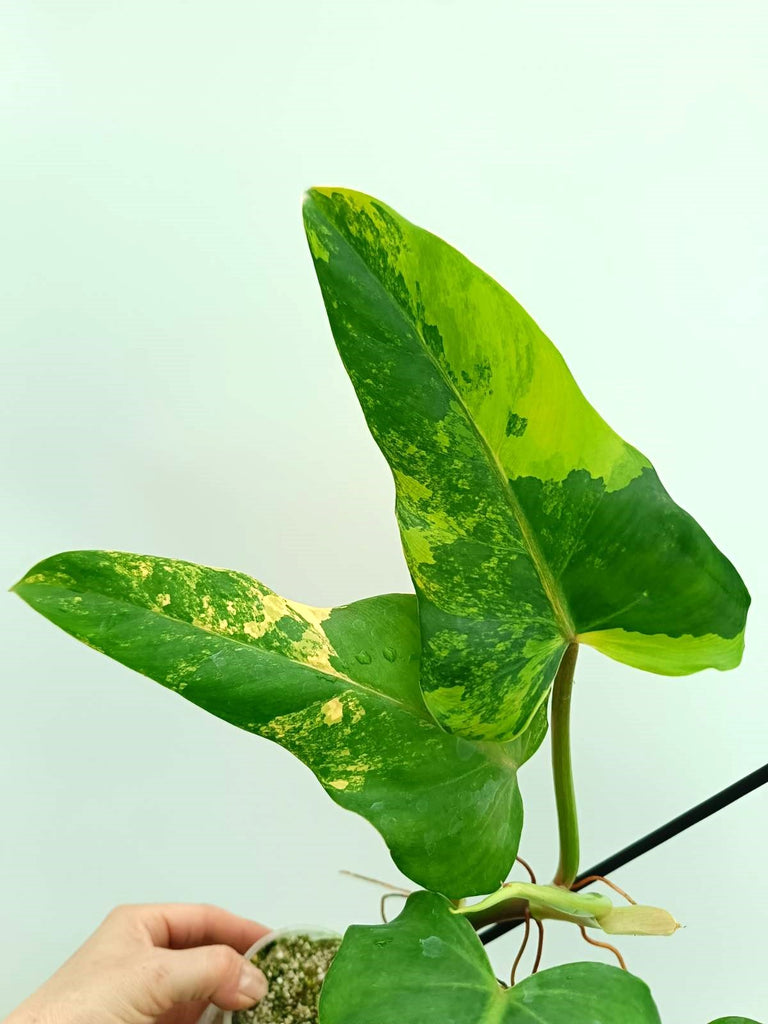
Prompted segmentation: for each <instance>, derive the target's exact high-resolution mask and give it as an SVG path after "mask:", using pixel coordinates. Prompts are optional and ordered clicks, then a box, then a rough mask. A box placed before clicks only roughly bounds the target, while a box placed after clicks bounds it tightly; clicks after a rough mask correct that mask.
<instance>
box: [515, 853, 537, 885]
mask: <svg viewBox="0 0 768 1024" xmlns="http://www.w3.org/2000/svg"><path fill="white" fill-rule="evenodd" d="M515 860H516V861H517V863H518V864H522V866H523V867H524V868H525V870H526V871H527V872H528V874H529V875H530V878H531V881H532V882H533V884H534V885H536V875H534V873H533V868H532V867H531V865H530V864H529V863H528V861H527V860H523V858H522V857H515Z"/></svg>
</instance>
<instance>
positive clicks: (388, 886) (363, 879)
mask: <svg viewBox="0 0 768 1024" xmlns="http://www.w3.org/2000/svg"><path fill="white" fill-rule="evenodd" d="M339 874H340V875H347V877H348V878H357V879H359V880H360V881H361V882H370V883H371V884H372V885H380V886H382V888H384V889H390V890H391V891H392V892H396V893H399V894H400V895H401V896H410V895H411V890H410V889H403V887H402V886H400V885H392V884H391V883H390V882H382V880H381V879H380V878H371V876H370V875H359V874H358V873H357V872H356V871H347V869H346V868H342V870H341V871H340V872H339Z"/></svg>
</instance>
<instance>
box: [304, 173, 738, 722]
mask: <svg viewBox="0 0 768 1024" xmlns="http://www.w3.org/2000/svg"><path fill="white" fill-rule="evenodd" d="M304 218H305V226H306V231H307V236H308V239H309V244H310V248H311V250H312V255H313V258H314V263H315V270H316V272H317V276H318V279H319V281H320V286H321V289H322V293H323V299H324V301H325V306H326V309H327V312H328V317H329V319H330V323H331V327H332V330H333V334H334V338H335V340H336V344H337V346H338V349H339V352H340V354H341V357H342V360H343V362H344V365H345V367H346V369H347V371H348V373H349V375H350V377H351V379H352V383H353V385H354V387H355V389H356V391H357V395H358V398H359V399H360V402H361V404H362V407H363V411H364V413H365V416H366V419H367V421H368V425H369V427H370V429H371V431H372V433H373V436H374V438H375V439H376V442H377V443H378V445H379V447H380V448H381V450H382V452H383V453H384V455H385V457H386V458H387V460H388V462H389V464H390V466H391V468H392V471H393V474H394V478H395V485H396V492H397V506H396V508H397V517H398V521H399V525H400V533H401V537H402V542H403V547H404V550H405V555H406V558H407V560H408V565H409V567H410V571H411V575H412V577H413V581H414V584H415V587H416V592H417V596H418V602H419V616H420V622H421V632H422V643H423V651H422V678H421V684H422V688H423V690H424V693H425V698H426V702H427V704H428V705H429V707H430V708H431V709H432V711H433V712H434V714H435V715H436V717H437V718H438V720H439V721H440V722H441V723H442V724H443V725H444V726H445V727H446V728H448V729H450V730H452V731H456V732H460V733H462V734H464V735H467V736H470V737H473V738H493V739H509V738H511V737H513V736H516V735H518V734H519V733H520V732H521V731H522V730H523V729H524V728H525V726H526V724H527V723H528V722H529V721H531V719H532V717H533V715H534V714H535V713H536V711H537V709H538V708H539V707H540V705H541V704H542V702H543V701H544V700H545V699H546V696H547V693H548V690H549V687H550V685H551V682H552V679H553V677H554V674H555V672H556V670H557V666H558V664H559V662H560V659H561V657H562V655H563V652H564V651H565V649H566V646H567V644H568V643H569V642H572V641H578V642H580V643H585V644H589V645H591V646H592V647H595V648H597V649H598V650H601V651H603V652H604V653H605V654H608V655H610V656H611V657H613V658H616V659H618V660H619V661H623V662H626V663H627V664H629V665H635V666H637V667H639V668H643V669H647V670H649V671H652V672H659V673H663V674H668V675H682V674H686V673H689V672H696V671H698V670H699V669H704V668H707V667H710V666H711V667H715V668H719V669H728V668H732V667H734V666H735V665H737V664H738V662H739V660H740V658H741V654H742V648H743V633H744V624H745V620H746V612H747V607H748V604H749V596H748V594H747V591H746V589H745V587H744V584H743V583H742V581H741V579H740V578H739V576H738V574H737V572H736V571H735V569H734V568H733V566H732V565H731V563H730V562H729V561H728V560H727V559H726V558H725V557H724V555H722V554H721V553H720V551H719V550H718V549H717V548H716V547H715V546H714V544H713V543H712V542H711V541H710V539H709V538H708V537H707V535H706V534H705V533H704V531H703V530H702V529H701V528H700V527H699V526H698V525H697V524H696V522H695V521H694V520H693V519H692V518H691V517H690V516H689V515H688V514H687V513H686V512H684V511H683V510H682V509H680V508H679V507H678V506H677V505H676V504H675V503H674V502H673V501H672V499H671V498H670V497H669V495H668V494H667V492H666V491H665V490H664V488H663V486H662V484H661V483H660V481H659V478H658V476H657V475H656V473H655V472H654V469H653V467H652V466H651V464H650V462H649V461H648V460H647V459H646V458H645V456H644V455H642V454H641V453H640V452H639V451H637V449H636V448H633V447H632V446H631V445H629V444H627V443H626V442H624V441H623V440H622V439H621V438H620V437H619V436H618V435H617V434H615V433H614V431H613V430H611V428H610V427H609V426H608V425H607V424H606V423H605V422H604V420H602V419H601V417H600V416H599V415H598V413H597V412H596V411H595V410H594V409H593V408H592V406H591V405H590V404H589V402H587V400H586V398H585V397H584V396H583V394H582V393H581V391H580V390H579V388H578V386H577V385H576V382H575V381H574V379H573V377H572V376H571V374H570V372H569V371H568V368H567V367H566V365H565V363H564V362H563V359H562V358H561V356H560V354H559V353H558V352H557V350H556V349H555V347H554V346H553V345H552V343H551V342H550V341H549V340H548V339H547V338H546V337H545V335H544V334H543V333H542V332H541V330H540V329H539V328H538V327H537V325H536V324H535V323H534V322H533V320H532V319H531V318H530V317H529V316H528V315H527V314H526V313H525V311H524V310H523V309H522V308H521V307H520V306H519V305H518V304H517V302H516V301H515V300H514V299H513V298H512V297H511V296H510V295H509V294H507V292H505V291H504V289H503V288H501V287H500V286H499V285H498V284H497V283H496V282H495V281H493V280H492V279H491V278H490V277H488V275H487V274H485V273H483V271H481V270H480V269H478V268H477V267H476V266H474V264H472V263H470V262H469V260H467V259H466V258H465V257H464V256H462V255H461V254H460V253H459V252H457V251H456V250H455V249H453V248H452V247H451V246H450V245H448V244H447V243H445V242H443V241H442V240H441V239H439V238H437V237H436V236H435V235H432V234H430V233H429V232H427V231H424V230H422V229H421V228H418V227H415V226H414V225H413V224H410V223H409V222H408V221H406V220H405V219H403V218H402V217H400V216H399V215H398V214H397V213H395V212H394V211H393V210H391V209H390V208H389V207H387V206H385V205H384V204H383V203H381V202H379V201H378V200H376V199H373V198H371V197H370V196H366V195H363V194H361V193H359V192H351V191H346V190H343V189H312V190H311V191H310V192H309V193H308V195H307V197H306V200H305V204H304ZM638 358H640V355H638Z"/></svg>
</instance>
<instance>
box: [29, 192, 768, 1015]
mask: <svg viewBox="0 0 768 1024" xmlns="http://www.w3.org/2000/svg"><path fill="white" fill-rule="evenodd" d="M304 219H305V226H306V232H307V237H308V239H309V245H310V249H311V251H312V257H313V259H314V264H315V269H316V272H317V276H318V279H319V282H320V288H321V290H322V295H323V299H324V301H325V306H326V309H327V312H328V317H329V320H330V323H331V328H332V331H333V336H334V338H335V341H336V345H337V347H338V349H339V353H340V354H341V358H342V360H343V362H344V366H345V367H346V369H347V372H348V373H349V376H350V378H351V380H352V384H353V386H354V388H355V390H356V392H357V395H358V398H359V400H360V403H361V405H362V408H363V411H364V414H365V417H366V420H367V422H368V426H369V427H370V429H371V432H372V434H373V436H374V438H375V440H376V442H377V444H378V445H379V448H380V449H381V451H382V453H383V454H384V457H385V458H386V459H387V461H388V463H389V465H390V467H391V469H392V473H393V476H394V480H395V489H396V495H397V501H396V514H397V521H398V524H399V528H400V534H401V538H402V544H403V550H404V552H405V557H406V560H407V562H408V567H409V570H410V574H411V578H412V580H413V585H414V590H415V593H413V594H387V595H384V596H381V597H372V598H368V599H366V600H361V601H355V602H353V603H352V604H348V605H342V606H340V607H338V608H313V607H309V606H307V605H304V604H301V603H299V602H297V601H292V600H288V599H286V598H283V597H280V596H279V595H277V594H275V593H274V592H273V591H271V590H270V589H269V588H268V587H266V586H265V585H264V584H263V583H260V582H257V581H256V580H254V579H251V578H250V577H248V576H245V575H243V574H242V573H239V572H234V571H227V570H223V569H210V568H207V567H205V566H200V565H193V564H190V563H187V562H179V561H173V560H170V559H167V558H158V557H154V556H150V555H134V554H125V553H122V552H115V551H75V552H67V553H65V554H61V555H56V556H54V557H53V558H49V559H47V560H45V561H43V562H41V563H40V564H39V565H36V566H35V567H34V568H33V569H31V570H30V572H29V573H28V574H27V575H26V576H25V577H24V578H23V579H22V580H21V581H20V582H19V583H18V584H17V585H16V588H15V589H16V592H17V593H18V594H19V595H20V596H21V597H22V598H23V599H24V600H25V601H27V602H28V603H29V604H30V605H32V606H33V607H34V608H35V609H37V610H38V611H39V612H41V613H42V614H43V615H45V616H46V617H47V618H49V619H50V620H51V621H52V622H54V623H56V625H58V626H60V627H61V628H62V629H64V630H66V631H67V632H68V633H71V634H72V636H74V637H76V638H77V639H78V640H82V641H83V642H84V643H86V644H88V645H90V646H91V647H94V648H96V650H99V651H102V652H103V653H105V654H107V655H109V656H110V657H112V658H115V659H117V660H118V661H120V662H122V663H123V664H124V665H127V666H128V667H130V668H132V669H135V670H136V671H138V672H141V673H143V674H144V675H146V676H149V677H150V678H152V679H155V680H157V681H158V682H159V683H162V684H163V686H167V687H169V688H170V689H172V690H175V691H176V692H177V693H178V694H180V695H181V696H182V697H185V698H186V699H187V700H190V701H192V702H193V703H195V704H198V705H199V706H200V707H202V708H205V709H206V710H207V711H210V712H212V713H213V714H215V715H218V716H219V717H220V718H223V719H225V720H226V721H228V722H231V723H232V724H233V725H236V726H238V727H240V728H241V729H246V730H248V731H250V732H253V733H256V734H258V735H259V736H263V737H266V738H267V739H270V740H274V741H275V742H276V743H279V744H281V745H282V746H284V747H286V748H287V749H288V750H290V751H292V752H293V753H294V754H295V755H296V756H297V757H299V758H300V759H301V760H302V761H303V762H304V763H305V764H306V765H307V766H308V767H309V768H310V769H311V770H312V771H313V772H314V774H315V775H316V776H317V778H318V780H319V782H320V784H321V785H322V786H323V788H324V789H325V791H326V792H327V793H328V795H329V796H330V797H331V799H333V800H334V801H335V802H336V803H337V804H340V805H341V806H342V807H346V808H348V809H349V810H352V811H355V812H357V813H358V814H361V815H362V816H363V817H365V818H366V819H367V820H368V821H370V822H371V824H373V825H374V826H375V827H376V828H377V829H378V830H379V832H380V833H381V835H382V836H383V837H384V840H385V842H386V843H387V845H388V847H389V849H390V851H391V854H392V857H393V859H394V861H395V863H396V864H397V866H398V867H399V868H400V869H401V871H403V872H404V873H405V874H406V875H407V876H408V877H409V878H411V879H412V880H413V881H414V882H415V883H417V884H418V885H419V886H422V887H423V889H424V890H426V891H418V892H415V893H414V894H412V895H411V896H410V897H409V899H408V902H407V903H406V906H405V908H404V910H403V911H402V913H401V914H400V916H399V917H397V919H396V920H394V921H392V922H391V923H389V924H383V925H380V926H376V927H363V926H353V927H352V928H350V929H349V931H348V932H347V935H346V937H345V939H344V942H343V944H342V947H341V950H340V952H339V953H338V954H337V957H336V959H335V961H334V964H333V966H332V968H331V970H330V973H329V974H328V977H327V979H326V982H325V984H324V987H323V992H322V996H321V1000H320V1008H319V1019H320V1022H321V1024H450V1022H455V1024H481V1022H483V1024H491V1022H493V1024H513V1022H520V1024H523V1022H533V1021H542V1022H543V1021H547V1022H550V1024H587V1022H589V1024H653V1022H657V1021H658V1020H659V1017H658V1012H657V1010H656V1008H655V1006H654V1003H653V1000H652V999H651V996H650V994H649V991H648V989H647V987H646V986H645V984H644V983H643V982H642V981H640V980H639V979H638V978H636V977H634V976H633V975H632V974H629V973H627V972H626V971H624V970H621V969H619V968H618V967H613V966H607V965H605V964H598V963H592V962H587V963H576V964H567V965H564V966H560V967H555V968H551V969H547V970H544V971H541V972H538V973H535V974H532V975H531V976H530V977H528V978H527V979H525V980H524V981H522V982H520V983H518V984H514V985H513V986H511V987H509V988H506V989H505V988H503V987H502V986H500V985H499V983H498V982H497V980H496V978H495V977H494V973H493V971H492V970H491V968H490V965H489V963H488V960H487V958H486V956H485V953H484V951H483V947H482V945H481V944H480V941H479V939H478V937H477V932H476V928H477V927H479V926H480V925H483V924H487V923H489V922H494V921H499V920H509V919H516V918H519V919H525V921H526V924H528V923H529V922H530V920H531V919H532V920H533V921H534V922H535V923H539V922H541V921H543V920H545V919H549V918H555V919H558V920H561V921H569V922H573V923H575V924H577V925H578V926H579V927H581V928H584V929H591V930H593V932H594V931H603V932H608V933H611V934H621V933H625V934H626V933H632V934H656V935H658V934H669V933H670V932H672V931H674V930H675V928H676V926H677V925H676V922H675V921H674V918H672V917H671V915H670V914H668V913H667V912H666V911H664V910H660V909H656V908H653V907H638V906H636V905H635V906H618V905H614V902H613V900H612V899H609V898H608V897H607V896H605V895H602V894H598V893H595V892H592V893H582V892H575V891H573V889H572V886H573V883H574V880H575V878H576V875H577V868H578V828H577V821H576V812H575V802H574V795H573V783H572V776H571V765H570V753H569V750H570V746H569V731H568V730H569V709H570V697H571V686H572V681H573V674H574V666H575V662H576V655H577V652H578V648H579V645H580V644H587V645H589V646H590V647H594V648H595V649H596V650H598V651H602V652H603V653H604V654H606V655H608V656H609V657H611V658H614V659H616V660H618V661H621V662H624V663H626V664H628V665H633V666H636V667H637V668H641V669H645V670H647V671H650V672H657V673H662V674H665V675H684V674H687V673H691V672H697V671H699V670H701V669H705V668H711V667H714V668H718V669H730V668H733V667H735V666H736V665H738V663H739V661H740V659H741V655H742V649H743V643H744V626H745V620H746V614H747V608H748V605H749V595H748V593H747V590H746V588H745V586H744V584H743V582H742V581H741V579H740V577H739V575H738V573H737V572H736V570H735V569H734V567H733V566H732V565H731V563H730V562H729V561H728V559H727V558H726V557H725V556H724V555H723V554H722V553H721V552H720V551H719V550H718V549H717V548H716V547H715V545H714V544H713V543H712V541H711V540H710V539H709V537H707V535H706V534H705V533H704V531H703V530H702V529H701V527H700V526H698V525H697V523H696V522H695V521H694V520H693V519H692V518H691V517H690V516H689V515H688V513H687V512H684V511H683V510H682V509H681V508H680V507H679V506H678V505H676V504H675V502H674V501H673V500H672V499H671V498H670V496H669V495H668V494H667V492H666V490H665V489H664V487H663V486H662V484H661V482H660V480H659V478H658V476H657V475H656V472H655V471H654V469H653V466H652V465H651V463H650V462H649V461H648V459H647V458H646V457H645V456H644V455H643V454H642V453H641V452H639V451H638V450H637V449H636V448H633V447H632V445H630V444H627V443H626V442H625V441H623V440H622V439H621V438H620V437H619V436H618V435H617V434H615V433H614V431H613V430H611V428H610V427H609V426H608V424H607V423H605V421H604V420H603V419H602V418H601V417H600V415H599V414H598V413H597V412H596V411H595V410H594V409H593V408H592V406H591V405H590V404H589V402H587V400H586V398H585V397H584V395H583V394H582V393H581V391H580V390H579V388H578V386H577V384H576V382H575V381H574V379H573V377H572V376H571V374H570V372H569V371H568V368H567V366H566V365H565V363H564V361H563V359H562V357H561V356H560V354H559V352H558V351H557V350H556V349H555V347H554V346H553V345H552V343H551V342H550V341H549V340H548V339H547V338H546V337H545V335H544V334H543V333H542V332H541V330H540V329H539V328H538V327H537V326H536V324H535V323H534V322H533V320H532V319H531V318H530V317H529V316H528V315H527V313H526V312H525V311H524V310H523V309H522V308H521V307H520V306H519V305H518V304H517V302H516V301H515V300H514V299H513V298H512V297H511V296H510V295H509V294H508V293H507V292H506V291H504V289H503V288H501V287H500V285H498V284H497V283H496V282H495V281H494V280H492V279H491V278H490V277H488V275H487V274H484V273H483V272H482V271H481V270H479V269H478V268H477V267H476V266H474V264H472V263H470V262H469V260H467V259H466V258H465V257H464V256H462V255H461V254H460V253H459V252H457V251H456V250H455V249H453V248H452V247H451V246H450V245H448V244H446V243H445V242H443V241H442V240H441V239H439V238H437V237H436V236H434V235H432V234H430V233H429V232H427V231H424V230H422V229H421V228H418V227H415V226H414V225H412V224H410V223H409V222H408V221H406V220H404V219H403V218H402V217H401V216H399V215H398V214H397V213H395V212H394V211H393V210H391V209H390V208H389V207H387V206H385V205H384V204H383V203H381V202H379V201H378V200H376V199H372V198H371V197H370V196H367V195H362V194H361V193H358V192H352V191H347V190H343V189H313V190H312V191H310V192H309V193H308V194H307V196H306V199H305V203H304ZM550 694H551V712H550V715H549V723H550V728H551V739H552V750H553V766H554V786H555V794H556V800H557V810H558V824H559V834H560V863H559V866H558V869H557V873H556V876H555V878H554V880H553V882H552V884H551V885H536V884H534V883H532V882H531V883H529V882H525V883H521V882H514V883H509V884H507V885H502V886H501V888H499V886H500V883H501V881H502V880H503V879H505V878H507V876H508V874H509V872H510V869H511V868H512V866H513V863H514V861H515V858H516V856H517V851H518V844H519V840H520V832H521V829H522V823H523V809H522V802H521V799H520V793H519V790H518V785H517V778H516V776H517V770H518V768H519V767H520V765H522V764H523V763H524V762H525V761H526V760H527V759H528V758H530V757H531V756H532V755H533V754H534V753H535V752H536V750H537V748H538V747H539V745H540V744H541V742H542V739H543V737H544V735H545V733H546V731H547V727H548V718H547V705H548V702H549V699H550ZM489 894H490V895H489ZM475 896H483V897H484V898H483V899H482V900H479V901H472V902H468V901H467V898H468V897H475ZM361 976H363V977H364V983H363V984H360V983H359V979H360V977H361ZM732 1019H733V1020H736V1018H732ZM741 1019H742V1020H743V1018H741Z"/></svg>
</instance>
